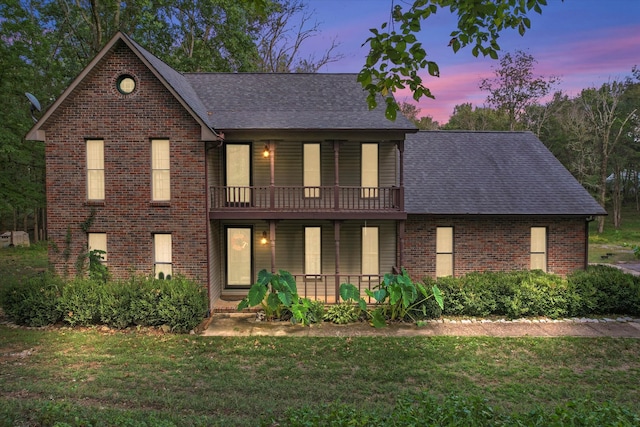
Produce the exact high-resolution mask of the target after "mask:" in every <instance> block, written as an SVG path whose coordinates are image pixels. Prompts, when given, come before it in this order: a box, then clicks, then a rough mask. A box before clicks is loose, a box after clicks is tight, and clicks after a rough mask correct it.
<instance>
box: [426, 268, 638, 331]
mask: <svg viewBox="0 0 640 427" xmlns="http://www.w3.org/2000/svg"><path fill="white" fill-rule="evenodd" d="M434 283H435V284H436V285H437V286H438V288H440V291H441V292H442V294H443V296H444V310H443V314H444V315H450V316H472V317H486V316H492V315H496V316H505V317H507V318H509V319H516V318H520V317H527V316H546V317H550V318H553V319H556V318H561V317H576V316H587V315H607V314H609V315H610V314H617V315H629V316H639V315H640V277H638V276H633V275H631V274H627V273H624V272H623V271H621V270H619V269H617V268H615V267H608V266H592V267H589V269H588V270H587V271H578V272H575V273H573V274H571V275H569V276H568V277H567V278H566V279H565V278H562V277H560V276H556V275H554V274H548V273H543V272H542V271H539V270H537V271H516V272H508V273H504V272H485V273H470V274H467V275H465V276H462V277H459V278H451V277H444V278H438V279H437V280H434V279H425V284H426V285H429V286H431V285H433V284H434Z"/></svg>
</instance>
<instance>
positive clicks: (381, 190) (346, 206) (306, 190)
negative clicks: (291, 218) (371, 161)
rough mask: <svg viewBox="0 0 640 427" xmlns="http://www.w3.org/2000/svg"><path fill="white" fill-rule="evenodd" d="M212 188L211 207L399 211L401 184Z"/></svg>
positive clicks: (219, 208) (400, 207) (221, 208)
mask: <svg viewBox="0 0 640 427" xmlns="http://www.w3.org/2000/svg"><path fill="white" fill-rule="evenodd" d="M210 191H211V209H212V210H234V209H247V210H279V211H281V210H290V211H331V210H342V211H345V210H346V211H370V210H376V211H400V210H402V206H401V201H402V194H401V188H400V187H293V186H287V187H276V186H274V187H271V186H252V187H223V186H215V187H211V188H210Z"/></svg>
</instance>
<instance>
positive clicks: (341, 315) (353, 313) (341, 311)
mask: <svg viewBox="0 0 640 427" xmlns="http://www.w3.org/2000/svg"><path fill="white" fill-rule="evenodd" d="M360 314H361V310H360V308H359V307H358V306H357V305H354V304H350V303H347V302H340V303H338V304H333V305H330V306H329V307H328V308H327V311H326V313H325V314H324V320H327V321H329V322H332V323H336V324H338V325H345V324H347V323H354V322H357V321H358V319H359V318H360Z"/></svg>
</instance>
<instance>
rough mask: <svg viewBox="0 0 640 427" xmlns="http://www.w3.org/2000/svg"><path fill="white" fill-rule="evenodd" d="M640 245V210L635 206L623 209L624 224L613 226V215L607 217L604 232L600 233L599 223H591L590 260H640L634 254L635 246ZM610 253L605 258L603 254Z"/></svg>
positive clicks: (613, 261) (594, 261) (608, 261)
mask: <svg viewBox="0 0 640 427" xmlns="http://www.w3.org/2000/svg"><path fill="white" fill-rule="evenodd" d="M636 245H640V212H637V211H636V210H635V207H627V208H625V209H624V210H623V211H622V226H621V227H620V229H618V230H616V229H615V228H614V227H613V217H612V216H611V215H610V216H608V217H607V218H606V222H605V227H604V232H603V233H601V234H600V233H598V223H597V221H593V222H592V223H590V224H589V262H591V263H602V262H604V263H619V262H630V261H633V262H640V260H638V259H637V258H636V257H635V256H634V254H633V247H634V246H636ZM607 254H613V255H609V256H608V258H606V259H603V258H602V256H603V255H607Z"/></svg>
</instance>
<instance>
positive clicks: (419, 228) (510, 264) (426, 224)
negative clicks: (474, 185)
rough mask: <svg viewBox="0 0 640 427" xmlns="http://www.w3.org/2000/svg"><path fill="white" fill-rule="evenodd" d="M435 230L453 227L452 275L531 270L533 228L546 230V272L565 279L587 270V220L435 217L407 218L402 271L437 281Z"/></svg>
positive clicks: (413, 216)
mask: <svg viewBox="0 0 640 427" xmlns="http://www.w3.org/2000/svg"><path fill="white" fill-rule="evenodd" d="M436 227H453V230H454V231H453V234H454V236H453V246H454V255H453V257H454V275H455V276H462V275H464V274H466V273H469V272H472V271H510V270H528V269H529V267H530V254H529V250H530V239H531V227H546V228H547V260H548V261H547V262H548V263H547V271H548V272H550V273H555V274H559V275H563V276H564V275H567V274H569V273H571V272H573V271H575V270H579V269H583V268H584V267H585V259H586V239H587V235H586V231H585V227H586V224H585V219H584V218H557V217H548V218H540V217H499V216H498V217H483V216H476V217H473V216H471V217H432V216H427V215H409V218H408V219H407V221H406V226H405V241H404V249H405V250H404V265H405V267H406V268H407V271H408V272H409V274H410V275H411V276H412V277H413V278H415V279H419V278H423V277H425V276H428V277H435V271H436V267H435V265H436V237H435V236H436Z"/></svg>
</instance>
